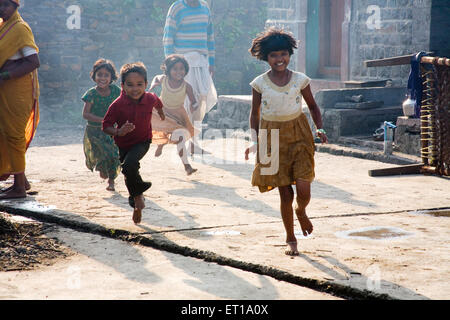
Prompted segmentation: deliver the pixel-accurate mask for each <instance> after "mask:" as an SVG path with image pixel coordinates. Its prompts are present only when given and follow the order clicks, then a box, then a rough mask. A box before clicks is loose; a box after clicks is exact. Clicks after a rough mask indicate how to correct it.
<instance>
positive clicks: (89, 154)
mask: <svg viewBox="0 0 450 320" xmlns="http://www.w3.org/2000/svg"><path fill="white" fill-rule="evenodd" d="M91 78H92V80H94V82H95V83H96V84H97V85H96V86H95V87H93V88H91V89H89V90H88V91H86V93H85V94H84V95H83V97H82V98H81V99H82V100H83V101H84V108H83V118H84V119H86V120H87V121H88V123H87V125H86V130H85V133H84V140H83V147H84V155H85V156H86V167H87V168H88V169H89V170H91V171H94V169H95V170H96V171H99V172H100V177H101V178H102V179H108V187H107V188H106V190H109V191H114V190H115V188H114V180H115V179H116V178H117V175H118V174H119V170H120V161H119V151H118V149H117V146H116V145H115V144H114V140H113V139H112V138H111V137H110V136H109V135H107V134H105V133H104V132H103V131H102V121H103V117H104V116H105V113H106V111H108V108H109V106H110V105H111V103H113V101H114V100H116V99H117V98H118V97H119V96H120V88H119V87H118V86H116V85H115V84H113V82H114V81H115V80H117V74H116V69H115V67H114V64H113V63H112V62H111V61H109V60H106V59H99V60H97V61H96V62H95V64H94V66H93V68H92V71H91Z"/></svg>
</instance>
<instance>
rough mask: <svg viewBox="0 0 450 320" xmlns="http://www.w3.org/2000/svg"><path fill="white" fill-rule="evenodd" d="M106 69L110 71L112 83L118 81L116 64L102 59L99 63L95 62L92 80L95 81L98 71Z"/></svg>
mask: <svg viewBox="0 0 450 320" xmlns="http://www.w3.org/2000/svg"><path fill="white" fill-rule="evenodd" d="M102 68H105V69H106V70H108V72H109V73H110V74H111V83H113V82H114V81H116V80H117V72H116V67H115V66H114V63H113V62H112V61H110V60H107V59H103V58H100V59H98V60H97V61H95V63H94V66H93V67H92V71H91V78H92V80H94V81H95V74H96V73H97V71H98V70H100V69H102Z"/></svg>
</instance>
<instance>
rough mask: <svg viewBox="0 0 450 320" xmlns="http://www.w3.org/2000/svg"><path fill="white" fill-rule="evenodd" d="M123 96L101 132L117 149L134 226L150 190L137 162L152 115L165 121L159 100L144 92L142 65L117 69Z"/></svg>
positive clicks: (149, 134)
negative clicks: (107, 135) (154, 111)
mask: <svg viewBox="0 0 450 320" xmlns="http://www.w3.org/2000/svg"><path fill="white" fill-rule="evenodd" d="M120 77H121V83H122V93H121V95H120V97H119V98H118V99H117V100H116V101H114V102H113V103H112V104H111V106H110V107H109V109H108V112H106V115H105V117H104V119H103V124H102V130H103V132H105V133H106V134H109V135H111V136H113V137H114V141H115V142H116V144H117V146H118V147H119V157H120V164H121V166H122V173H123V175H124V176H125V185H126V187H127V189H128V193H129V197H128V202H129V204H130V206H131V207H133V208H134V210H133V221H134V223H136V224H137V223H140V222H141V218H142V210H143V209H144V208H145V199H144V196H143V193H144V192H145V191H146V190H147V189H148V188H150V187H151V185H152V184H151V182H145V181H143V180H142V177H141V175H140V173H139V169H140V162H139V161H140V160H141V159H142V158H143V157H144V156H145V154H146V153H147V151H148V149H149V147H150V143H151V141H152V124H151V120H152V112H153V109H156V111H157V112H158V115H159V117H160V118H161V119H162V120H164V118H165V116H164V111H163V109H162V107H163V105H162V102H161V100H160V99H159V98H158V97H157V96H156V95H155V94H154V93H150V92H146V91H145V89H146V88H147V85H148V81H147V69H146V67H145V66H144V64H143V63H142V62H136V63H130V64H125V65H124V66H122V68H121V69H120Z"/></svg>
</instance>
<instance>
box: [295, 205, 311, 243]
mask: <svg viewBox="0 0 450 320" xmlns="http://www.w3.org/2000/svg"><path fill="white" fill-rule="evenodd" d="M295 214H296V215H297V219H298V221H299V222H300V227H301V228H302V232H303V235H304V236H305V237H306V236H308V235H310V234H311V233H312V232H313V229H314V228H313V225H312V223H311V221H310V220H309V218H308V216H307V215H306V211H305V209H303V210H300V209H299V208H295Z"/></svg>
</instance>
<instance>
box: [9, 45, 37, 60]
mask: <svg viewBox="0 0 450 320" xmlns="http://www.w3.org/2000/svg"><path fill="white" fill-rule="evenodd" d="M36 53H37V51H36V49H35V48H32V47H23V48H22V49H20V50H19V51H17V52H16V54H15V55H13V56H12V57H10V58H9V60H19V59H22V58H25V57H29V56H31V55H33V54H36Z"/></svg>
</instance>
